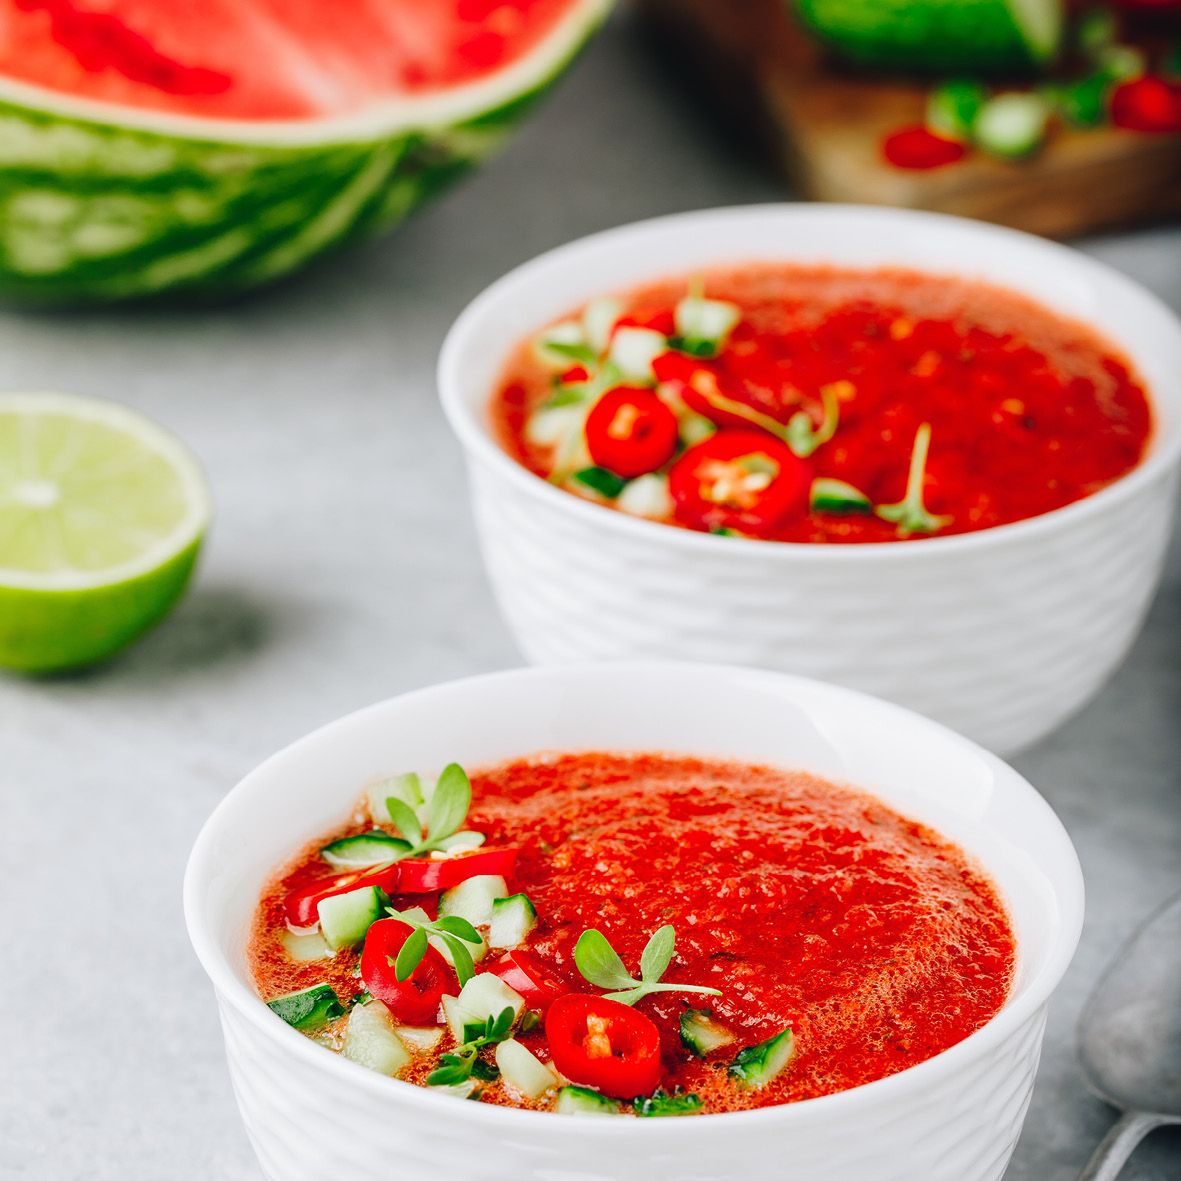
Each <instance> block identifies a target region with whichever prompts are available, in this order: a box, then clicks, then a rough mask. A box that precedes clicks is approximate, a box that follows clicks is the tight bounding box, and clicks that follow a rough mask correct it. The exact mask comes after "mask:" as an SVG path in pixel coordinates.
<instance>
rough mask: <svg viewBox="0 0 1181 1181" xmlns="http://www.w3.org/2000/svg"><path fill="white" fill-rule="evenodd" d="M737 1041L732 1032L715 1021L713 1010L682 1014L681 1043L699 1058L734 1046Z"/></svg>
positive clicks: (699, 1010)
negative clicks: (725, 1047) (724, 1047)
mask: <svg viewBox="0 0 1181 1181" xmlns="http://www.w3.org/2000/svg"><path fill="white" fill-rule="evenodd" d="M735 1040H736V1039H735V1037H734V1034H733V1033H731V1032H730V1030H728V1029H727V1028H726V1027H725V1026H724V1025H722V1024H721V1023H720V1022H718V1021H715V1020H714V1015H713V1011H712V1010H711V1009H686V1010H685V1011H684V1012H683V1013H682V1014H681V1041H682V1043H684V1046H685V1048H686V1049H687V1050H689V1051H690V1052H692V1053H694V1054H696V1055H697V1056H698V1057H699V1058H704V1057H705V1056H706V1055H707V1054H712V1053H713V1052H714V1050H720V1049H721V1048H722V1047H723V1046H729V1045H732V1044H733V1043H734V1041H735Z"/></svg>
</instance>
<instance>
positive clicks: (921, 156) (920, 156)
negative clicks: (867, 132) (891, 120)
mask: <svg viewBox="0 0 1181 1181" xmlns="http://www.w3.org/2000/svg"><path fill="white" fill-rule="evenodd" d="M967 154H968V149H967V147H966V146H965V145H964V144H962V143H960V142H959V141H958V140H954V139H946V138H945V137H944V136H942V135H936V134H935V132H933V131H932V130H931V129H930V128H929V127H923V126H922V125H921V124H919V125H917V126H915V127H903V128H901V129H900V130H898V131H895V132H894V133H893V134H892V135H888V136H886V138H885V139H884V140H883V141H882V155H883V156H885V158H886V160H887V161H888V162H889V163H891V164H893V165H894V167H895V168H910V169H918V170H920V171H925V170H926V169H929V168H942V167H943V166H944V165H945V164H954V163H955V162H956V161H957V160H962V159H963V158H964V157H965V156H966V155H967Z"/></svg>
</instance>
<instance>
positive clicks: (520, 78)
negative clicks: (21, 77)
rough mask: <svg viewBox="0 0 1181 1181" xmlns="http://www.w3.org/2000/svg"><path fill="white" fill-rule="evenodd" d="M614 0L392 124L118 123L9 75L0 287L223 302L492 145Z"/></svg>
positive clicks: (21, 297) (393, 207) (391, 208)
mask: <svg viewBox="0 0 1181 1181" xmlns="http://www.w3.org/2000/svg"><path fill="white" fill-rule="evenodd" d="M612 3H613V0H578V2H577V3H576V4H575V5H574V6H573V8H572V11H571V14H570V16H569V17H567V18H566V22H565V23H564V24H563V26H562V27H560V28H559V30H557V31H556V32H557V35H556V36H554V37H553V38H552V39H551V41H550V42H547V44H546V45H545V46H542V47H539V48H538V49H537V50H535V51H534V54H533V55H531V56H530V58H529V59H527V63H517V66H518V67H521V66H523V65H524V66H526V68H524V69H520V70H518V71H517V72H516V73H514V74H513V76H512V77H511V78H509V79H507V83H506V85H504V86H491V87H490V86H489V85H488V84H487V83H485V84H483V85H481V86H478V87H475V88H473V91H472V94H471V96H470V102H469V106H468V109H467V110H463V109H462V108H463V105H464V96H463V95H462V94H461V95H457V96H456V98H457V99H458V102H457V103H452V104H448V103H447V102H446V101H444V102H443V103H442V104H438V105H439V106H441V107H442V110H441V111H436V114H435V115H434V116H433V117H432V116H429V115H428V117H427V118H426V119H424V120H423V121H422V123H418V122H416V120H415V107H416V104H410V103H401V104H398V108H397V115H396V125H395V126H392V127H390V128H386V129H383V128H381V127H380V125H378V126H372V124H374V123H378V124H380V114H379V113H378V114H377V116H376V118H371V119H369V120H367V122H368V123H369V124H371V126H367V127H365V128H364V129H363V130H361V129H356V128H351V127H350V126H349V125H348V123H347V122H342V124H341V125H338V126H337V125H333V124H332V123H329V122H326V123H324V124H323V125H317V124H300V125H295V126H293V127H290V128H288V127H282V126H275V125H272V126H270V127H265V126H252V125H249V124H234V123H229V122H222V123H218V124H217V125H216V134H210V129H211V127H212V126H213V124H212V121H209V120H195V119H187V118H185V117H172V116H157V115H147V114H143V113H141V112H123V111H120V112H119V115H120V121H119V122H115V121H114V120H113V119H110V118H101V117H98V115H96V114H92V113H91V111H90V110H86V112H85V113H84V114H77V113H74V110H72V109H71V108H85V107H88V106H93V104H85V103H82V102H77V101H73V100H69V99H64V98H63V99H61V100H60V101H58V99H57V96H47V94H46V92H44V91H38V90H36V88H32V87H22V86H19V85H17V84H11V83H10V84H7V85H4V86H3V87H2V89H0V295H2V296H4V297H5V298H8V299H11V300H15V301H17V302H22V303H26V304H42V305H67V306H69V305H82V304H93V303H111V302H117V301H124V300H136V299H145V298H148V297H156V296H160V295H165V294H167V295H169V296H182V297H184V298H185V299H216V298H224V297H227V296H231V295H234V294H236V293H239V292H243V291H246V290H249V289H251V288H254V287H258V286H261V285H263V284H266V283H269V282H273V281H275V280H277V279H279V278H281V277H283V276H284V275H287V274H289V273H291V272H292V271H294V270H296V269H298V268H299V267H301V266H303V265H305V264H306V263H308V262H309V261H311V260H312V259H313V258H314V257H316V256H317V255H319V254H321V253H323V252H325V251H327V250H330V249H335V248H337V247H338V246H341V245H343V244H344V243H346V242H349V241H351V240H353V239H356V238H359V237H363V236H368V235H372V234H375V233H377V232H379V231H381V230H383V229H386V228H388V227H390V226H392V225H394V224H396V223H397V222H399V221H401V220H403V219H404V218H405V217H407V216H408V215H409V214H410V213H411V212H413V211H414V210H415V209H417V208H418V207H419V206H421V205H422V204H424V203H425V202H426V201H428V200H429V199H430V198H431V197H432V196H433V195H435V194H436V193H437V192H439V191H440V190H441V189H443V188H445V187H446V186H447V185H449V184H450V183H451V182H452V181H454V180H455V179H457V178H458V177H459V176H461V175H462V174H463V173H465V172H467V171H468V170H469V169H471V168H472V167H473V166H474V165H476V164H477V163H479V162H480V161H481V160H483V159H485V158H486V157H487V156H488V155H489V154H491V153H492V152H493V151H494V150H495V149H496V148H497V147H499V146H500V144H501V143H503V141H504V140H505V139H506V138H507V137H508V135H509V134H510V133H511V132H512V131H513V129H514V128H515V127H516V125H517V124H518V123H519V122H520V121H521V120H522V119H523V118H524V116H525V115H526V114H527V113H528V111H529V110H530V109H531V108H532V107H533V106H534V104H535V103H536V102H537V101H538V99H539V98H540V97H541V96H542V95H543V94H544V93H545V92H546V91H547V90H548V89H549V87H550V86H551V85H552V83H553V82H554V81H555V80H556V79H557V78H558V76H559V75H560V74H561V73H562V72H563V71H564V70H565V68H566V67H567V65H568V64H569V63H570V62H571V61H572V60H573V59H574V57H576V56H577V54H578V53H579V51H580V50H581V48H582V47H583V45H584V44H585V42H586V41H587V39H588V38H589V37H590V36H591V34H592V33H593V32H594V31H595V29H596V28H597V27H598V26H599V24H601V22H602V21H603V20H604V19H605V17H606V15H607V13H608V11H609V9H610V7H611V5H612ZM510 72H512V71H511V70H510V71H507V72H506V73H510ZM4 91H9V92H18V95H19V97H13V98H8V97H5V96H4V93H3V92H4ZM445 97H446V96H445ZM481 103H482V104H483V108H484V109H480V107H481ZM422 105H423V106H424V107H429V105H430V104H429V102H428V103H425V104H422ZM448 105H450V106H452V107H455V108H456V112H455V114H454V116H453V117H450V118H449V117H448V113H447V109H446V108H447V106H448ZM390 122H391V123H395V119H391V120H390ZM133 123H134V124H138V125H132V124H133ZM223 130H224V134H223ZM317 137H319V138H317Z"/></svg>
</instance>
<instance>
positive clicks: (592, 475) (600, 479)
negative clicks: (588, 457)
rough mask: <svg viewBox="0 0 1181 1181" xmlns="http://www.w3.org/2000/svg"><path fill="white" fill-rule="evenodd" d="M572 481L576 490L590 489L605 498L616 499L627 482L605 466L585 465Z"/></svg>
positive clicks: (573, 476)
mask: <svg viewBox="0 0 1181 1181" xmlns="http://www.w3.org/2000/svg"><path fill="white" fill-rule="evenodd" d="M570 481H571V483H573V484H574V485H576V488H575V490H576V491H579V492H582V491H589V492H591V493H593V494H594V495H595V496H601V497H602V498H603V499H604V500H614V499H615V498H616V497H617V496H618V495H619V494H620V492H622V491H623V488H624V485H625V484H626V483H627V481H626V480H625V479H624V478H623V477H622V476H617V475H616V474H615V473H614V472H611V471H608V470H607V469H606V468H605V467H584V468H583V469H582V470H581V471H577V472H575V473H574V475H572V476H571V477H570Z"/></svg>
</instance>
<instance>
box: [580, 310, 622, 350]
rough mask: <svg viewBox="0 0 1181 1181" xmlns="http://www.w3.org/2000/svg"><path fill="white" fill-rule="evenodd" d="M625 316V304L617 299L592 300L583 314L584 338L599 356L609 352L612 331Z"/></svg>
mask: <svg viewBox="0 0 1181 1181" xmlns="http://www.w3.org/2000/svg"><path fill="white" fill-rule="evenodd" d="M621 315H623V304H621V303H620V302H619V300H617V299H610V298H603V299H592V300H591V301H590V303H588V304H587V305H586V308H585V310H584V311H583V313H582V337H583V339H584V340H585V341H586V343H587V344H588V345H590V347H591V349H592V350H593V351H594V353H595V355H596V356H597V355H598V354H599V353H604V352H606V351H607V345H608V343H609V342H610V340H611V329H612V328H614V327H615V321H616V320H618V319H619V317H620V316H621Z"/></svg>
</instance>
